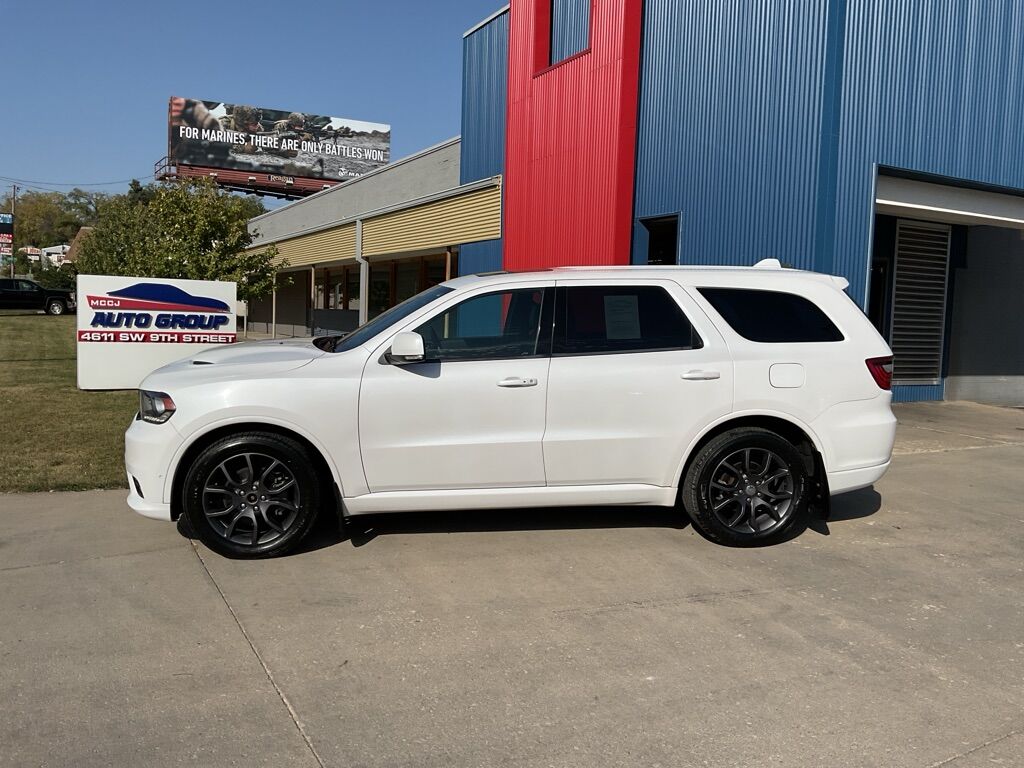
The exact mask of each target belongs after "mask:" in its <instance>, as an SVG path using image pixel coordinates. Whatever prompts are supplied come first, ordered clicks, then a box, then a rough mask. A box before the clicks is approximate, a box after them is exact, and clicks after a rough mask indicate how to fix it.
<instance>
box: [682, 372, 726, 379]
mask: <svg viewBox="0 0 1024 768" xmlns="http://www.w3.org/2000/svg"><path fill="white" fill-rule="evenodd" d="M679 378H681V379H686V380H687V381H711V380H712V379H720V378H722V374H721V373H719V372H718V371H687V372H686V373H681V374H679Z"/></svg>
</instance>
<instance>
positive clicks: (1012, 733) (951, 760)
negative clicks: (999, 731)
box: [928, 728, 1024, 768]
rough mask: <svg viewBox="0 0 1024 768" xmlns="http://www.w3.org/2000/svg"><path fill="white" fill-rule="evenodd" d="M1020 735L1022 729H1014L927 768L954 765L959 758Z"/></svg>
mask: <svg viewBox="0 0 1024 768" xmlns="http://www.w3.org/2000/svg"><path fill="white" fill-rule="evenodd" d="M1021 733H1024V728H1014V729H1013V730H1012V731H1010V732H1009V733H1004V734H1003V735H1002V736H996V737H995V738H994V739H989V740H988V741H986V742H985V743H983V744H978V745H977V746H975V747H971V748H970V749H968V750H966V751H965V752H960V753H958V754H955V755H953V756H952V757H947V758H946V759H945V760H939V762H937V763H932V764H931V765H929V766H928V768H942V766H944V765H951V764H952V763H955V762H956V761H957V760H960V759H961V758H964V757H967V756H969V755H973V754H974V753H975V752H977V751H978V750H980V749H985V747H991V746H992V745H993V744H998V743H999V742H1000V741H1005V740H1006V739H1008V738H1010V737H1011V736H1017V735H1019V734H1021Z"/></svg>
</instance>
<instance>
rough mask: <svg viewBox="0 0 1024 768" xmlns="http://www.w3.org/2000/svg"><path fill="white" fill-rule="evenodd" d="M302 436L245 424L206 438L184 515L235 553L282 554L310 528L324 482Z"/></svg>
mask: <svg viewBox="0 0 1024 768" xmlns="http://www.w3.org/2000/svg"><path fill="white" fill-rule="evenodd" d="M313 467H314V463H313V460H312V457H311V456H310V455H309V452H308V451H307V450H306V448H305V446H303V445H302V444H301V443H299V442H297V441H296V440H293V439H291V438H289V437H285V436H283V435H278V434H274V433H272V432H246V433H244V434H238V435H230V436H228V437H223V438H221V439H219V440H217V441H215V442H214V443H212V444H210V445H209V446H207V447H206V448H205V449H204V450H203V451H202V452H201V453H200V454H199V456H197V457H196V459H195V460H194V461H193V462H192V466H191V467H189V469H188V473H187V474H186V476H185V482H184V485H183V486H182V496H183V498H182V515H183V516H184V517H187V523H188V526H189V527H190V528H191V530H192V531H193V532H194V533H195V535H196V537H197V538H198V539H199V540H200V541H202V542H203V544H205V545H206V546H207V547H209V548H210V549H212V550H213V551H214V552H217V553H218V554H221V555H224V556H226V557H233V558H263V557H275V556H277V555H282V554H284V553H286V552H288V551H290V550H292V549H294V548H295V547H296V546H298V544H299V542H301V541H302V539H303V538H304V537H305V536H306V534H307V533H309V530H310V529H311V528H312V527H313V523H314V521H315V520H316V515H317V512H318V510H319V507H320V495H321V492H320V483H319V481H318V479H317V476H316V474H315V472H314V469H313Z"/></svg>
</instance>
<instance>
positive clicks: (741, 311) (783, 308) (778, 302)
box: [697, 288, 843, 344]
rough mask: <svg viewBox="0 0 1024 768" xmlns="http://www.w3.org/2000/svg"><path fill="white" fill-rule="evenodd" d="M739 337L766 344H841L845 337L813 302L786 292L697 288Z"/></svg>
mask: <svg viewBox="0 0 1024 768" xmlns="http://www.w3.org/2000/svg"><path fill="white" fill-rule="evenodd" d="M697 290H698V291H699V292H700V295H701V296H703V297H704V298H705V299H706V300H707V301H708V303H709V304H711V306H712V307H714V308H715V311H716V312H718V314H720V315H721V316H722V318H723V319H724V320H725V322H727V323H728V324H729V326H730V327H731V328H732V329H733V330H734V331H736V333H738V334H739V335H740V336H742V337H743V338H745V339H748V340H749V341H757V342H761V343H765V344H799V343H811V342H823V341H842V340H843V334H842V332H841V331H840V330H839V329H838V328H836V326H835V323H833V322H832V321H831V320H830V319H829V317H828V315H826V314H825V313H824V312H822V311H821V308H820V307H818V305H816V304H815V303H814V302H812V301H811V300H810V299H807V298H804V297H803V296H798V295H796V294H795V293H785V292H783V291H761V290H754V289H749V288H698V289H697Z"/></svg>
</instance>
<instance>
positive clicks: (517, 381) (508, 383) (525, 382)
mask: <svg viewBox="0 0 1024 768" xmlns="http://www.w3.org/2000/svg"><path fill="white" fill-rule="evenodd" d="M498 386H499V387H536V386H537V380H536V379H524V378H522V377H521V376H509V377H508V378H507V379H502V380H501V381H499V382H498Z"/></svg>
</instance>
